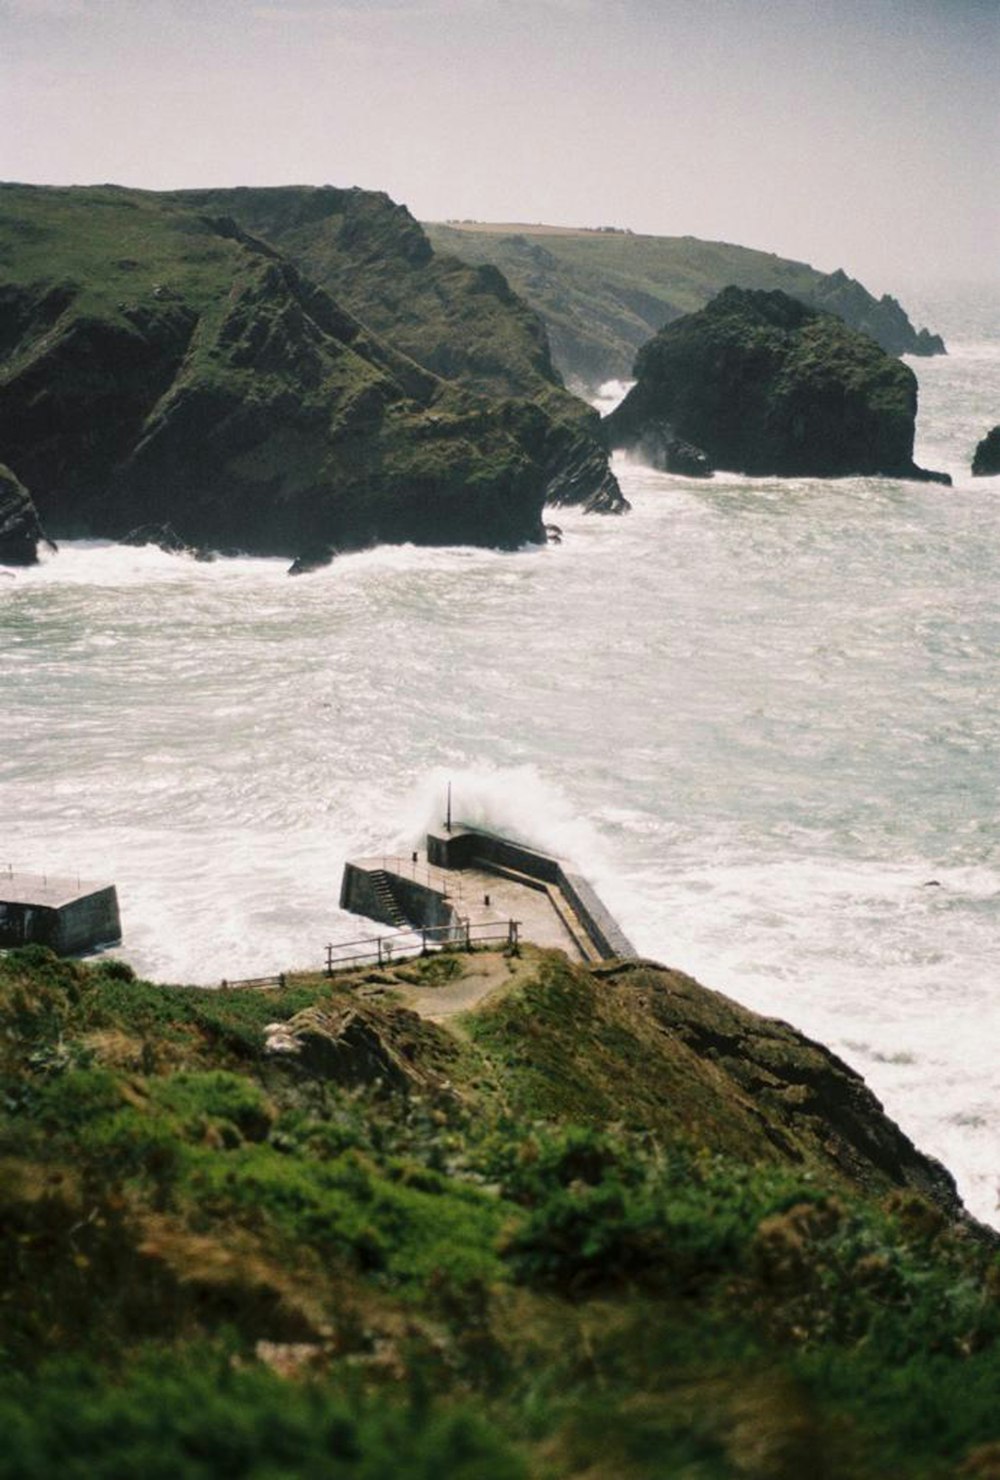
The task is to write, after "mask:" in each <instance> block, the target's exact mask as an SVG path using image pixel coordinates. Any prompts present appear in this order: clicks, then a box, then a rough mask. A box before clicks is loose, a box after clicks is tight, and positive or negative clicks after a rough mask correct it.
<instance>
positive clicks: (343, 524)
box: [0, 186, 621, 557]
mask: <svg viewBox="0 0 1000 1480" xmlns="http://www.w3.org/2000/svg"><path fill="white" fill-rule="evenodd" d="M206 204H207V203H206ZM0 245H2V247H3V251H4V273H3V278H2V280H0V457H2V458H4V459H5V460H6V461H7V462H8V463H9V464H10V465H11V466H12V467H13V468H15V469H16V471H17V474H18V476H19V477H20V478H21V479H22V480H23V481H24V483H25V485H26V486H27V487H29V488H30V489H31V493H32V496H33V498H34V501H35V505H36V506H37V511H38V515H39V518H40V519H41V521H42V523H43V524H44V526H45V527H46V529H47V530H48V531H49V533H50V534H52V535H54V536H55V537H79V536H85V535H88V536H100V537H109V538H112V539H116V538H120V537H123V536H124V535H126V534H128V533H129V532H130V531H132V530H134V529H135V528H136V527H140V526H144V525H161V524H169V525H171V526H172V527H173V529H174V531H176V535H177V538H178V539H179V540H180V542H181V543H182V544H184V545H186V546H190V547H202V546H214V547H217V548H223V549H226V548H235V549H240V550H245V551H250V552H257V553H263V554H279V555H287V556H293V557H294V556H300V555H307V556H309V555H311V554H312V553H313V552H315V551H316V550H319V549H323V550H336V549H352V548H359V547H363V546H366V545H369V544H372V543H376V542H397V543H398V542H401V541H410V540H412V541H415V542H418V543H438V544H440V543H473V544H485V545H494V546H500V547H512V546H516V545H519V544H522V543H524V542H526V541H538V540H541V539H543V538H544V531H543V528H542V517H541V511H542V508H543V505H544V503H545V501H546V498H547V497H548V496H549V490H550V489H551V490H552V492H553V494H554V495H558V492H559V490H560V488H564V487H565V485H566V484H567V482H568V483H569V484H570V485H571V494H572V496H573V497H575V498H577V497H579V498H582V499H584V501H586V502H589V503H591V504H594V505H601V506H606V507H614V506H615V502H616V498H617V502H618V504H619V506H620V504H621V500H620V497H618V496H617V494H616V490H617V485H616V484H614V483H613V480H612V483H611V484H608V482H607V480H608V478H610V474H609V473H608V469H607V454H606V452H605V450H604V448H603V445H602V444H601V443H600V442H599V441H598V440H597V438H596V436H595V435H594V427H595V425H596V423H595V422H594V420H593V413H592V412H591V411H590V410H589V408H587V407H583V406H582V404H581V405H580V409H579V413H578V422H577V423H576V424H574V425H570V424H569V423H568V422H564V421H559V420H557V419H556V418H555V417H554V416H553V415H552V414H551V413H550V411H549V410H548V409H546V406H545V405H543V404H542V403H541V401H540V400H539V399H538V398H535V397H533V396H532V395H531V394H530V393H529V391H530V388H526V389H525V392H524V393H521V392H519V393H518V394H509V393H508V392H507V391H506V390H505V389H504V388H503V387H501V388H500V389H499V390H493V389H487V388H485V387H471V388H470V387H469V386H468V385H463V384H459V383H458V381H456V380H445V379H442V377H441V376H440V375H438V374H437V373H435V372H434V371H433V370H431V369H428V368H426V367H425V366H423V365H419V364H417V363H416V362H415V361H414V360H413V359H412V358H411V357H410V356H409V355H408V354H406V353H405V352H404V351H403V350H401V349H400V348H398V347H397V346H396V345H395V344H391V343H388V342H386V341H385V340H384V339H383V338H382V337H380V335H379V334H378V333H377V332H375V331H373V329H372V328H371V327H370V326H369V325H368V324H367V323H366V324H362V322H361V321H360V320H359V318H358V317H356V316H355V315H354V314H353V313H352V312H351V311H350V310H349V309H348V308H345V307H344V306H343V304H342V303H341V302H339V301H337V300H336V299H335V298H333V297H331V295H330V294H329V293H328V292H326V291H325V290H324V289H323V288H321V287H319V286H317V285H316V284H315V283H314V282H313V281H311V280H310V279H309V278H308V277H305V276H303V274H302V273H301V272H300V271H299V269H298V268H297V267H296V266H295V265H294V264H293V263H292V262H291V261H289V260H288V259H287V258H286V257H285V256H283V255H282V253H281V252H279V251H278V250H277V249H276V248H275V247H273V246H271V245H269V244H267V243H264V242H262V241H260V240H258V239H257V238H255V237H253V236H251V235H249V234H248V233H247V232H246V231H245V230H244V229H243V228H242V227H241V226H240V225H239V224H238V223H237V222H236V221H234V220H233V219H232V217H230V216H226V215H220V214H214V213H211V212H209V211H199V210H195V209H193V208H192V207H191V206H190V205H183V204H181V203H179V202H177V201H174V200H172V199H170V198H169V197H160V196H156V195H153V194H151V193H149V192H141V191H127V190H120V189H116V188H114V187H99V188H94V189H68V190H61V189H47V188H37V187H22V186H4V187H0ZM428 250H429V249H428ZM370 257H371V260H370V261H369V266H368V268H367V269H366V270H367V271H368V272H370V273H371V274H373V275H374V276H376V277H377V276H378V274H379V272H381V271H383V270H384V271H385V272H387V273H388V275H389V276H390V277H391V276H392V272H393V268H392V265H391V264H390V265H389V266H388V267H386V266H385V264H383V263H382V262H381V259H380V258H378V254H377V253H373V254H370ZM505 291H506V290H505ZM508 297H511V295H509V293H508ZM510 313H511V315H512V316H513V318H514V319H515V320H519V319H520V318H523V317H524V316H525V315H526V314H527V310H524V309H523V306H519V305H517V304H516V302H514V301H513V300H512V301H511V305H510ZM542 338H544V336H542ZM550 390H551V393H552V395H553V396H554V397H556V396H561V397H562V398H563V401H564V402H565V404H566V406H571V407H575V406H576V405H577V404H578V403H575V402H574V401H573V398H571V397H568V396H567V395H566V393H565V392H563V391H561V389H560V388H559V387H558V386H557V385H555V384H552V385H551V386H550ZM564 409H565V408H564ZM567 414H569V413H567ZM588 428H589V430H588ZM602 490H603V491H602Z"/></svg>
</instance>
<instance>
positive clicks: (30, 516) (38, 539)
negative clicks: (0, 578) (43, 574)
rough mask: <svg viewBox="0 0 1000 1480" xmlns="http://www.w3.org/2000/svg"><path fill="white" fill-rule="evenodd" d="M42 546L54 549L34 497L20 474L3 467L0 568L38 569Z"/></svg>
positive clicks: (0, 465) (0, 470)
mask: <svg viewBox="0 0 1000 1480" xmlns="http://www.w3.org/2000/svg"><path fill="white" fill-rule="evenodd" d="M39 544H47V545H49V546H50V548H54V546H52V542H51V541H50V540H49V539H47V538H46V535H45V531H44V530H43V529H42V526H41V522H40V521H39V518H38V510H37V509H36V508H35V505H34V503H33V502H32V498H31V495H30V493H29V492H28V490H27V489H26V488H25V486H24V484H23V483H22V482H21V480H20V479H19V478H18V476H17V474H16V473H13V472H11V470H10V468H8V467H6V466H5V465H4V464H3V463H0V565H37V564H38V546H39Z"/></svg>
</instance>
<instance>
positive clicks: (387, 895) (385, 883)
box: [371, 868, 412, 930]
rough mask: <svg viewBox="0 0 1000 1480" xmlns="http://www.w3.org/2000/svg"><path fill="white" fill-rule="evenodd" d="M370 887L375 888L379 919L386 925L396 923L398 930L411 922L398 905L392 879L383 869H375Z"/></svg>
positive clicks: (406, 926)
mask: <svg viewBox="0 0 1000 1480" xmlns="http://www.w3.org/2000/svg"><path fill="white" fill-rule="evenodd" d="M371 880H372V887H373V888H374V890H375V898H376V900H377V901H378V907H379V915H378V918H379V919H380V920H384V921H385V923H386V925H396V926H398V927H399V929H400V930H406V929H407V928H408V927H409V925H410V924H411V923H412V922H411V921H409V920H408V919H407V918H406V916H405V914H404V913H403V911H402V909H401V908H400V905H399V900H398V899H397V898H396V894H395V890H394V889H393V887H392V880H391V879H390V878H389V875H388V874H387V873H386V871H385V869H381V868H380V869H375V870H374V872H373V873H372V876H371Z"/></svg>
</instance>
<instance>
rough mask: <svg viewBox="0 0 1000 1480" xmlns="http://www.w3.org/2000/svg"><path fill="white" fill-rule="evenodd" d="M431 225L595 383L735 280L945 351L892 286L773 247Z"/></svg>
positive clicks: (905, 350)
mask: <svg viewBox="0 0 1000 1480" xmlns="http://www.w3.org/2000/svg"><path fill="white" fill-rule="evenodd" d="M425 229H426V231H427V233H428V235H429V236H430V239H431V242H432V243H433V245H434V247H435V248H436V250H437V251H439V252H442V253H449V254H453V255H454V256H456V257H461V258H462V259H463V260H465V261H466V262H469V263H475V264H494V265H495V266H497V267H499V268H500V269H501V270H502V272H503V273H504V275H505V277H506V278H507V279H508V281H509V282H510V284H511V286H512V287H513V288H514V289H515V290H516V291H517V292H518V293H519V294H520V295H521V297H522V298H524V300H525V301H526V302H527V303H529V304H531V306H532V308H534V309H535V310H536V311H537V312H538V313H539V314H540V315H541V317H542V318H543V319H544V321H545V325H546V327H547V329H548V333H549V339H550V341H551V344H552V353H553V358H554V360H555V362H556V364H557V366H558V367H559V369H560V370H561V371H562V373H563V375H564V376H566V377H567V378H568V379H569V380H570V381H572V382H580V383H582V384H584V385H586V386H589V387H596V386H599V385H600V384H601V383H602V382H603V381H607V380H627V379H629V378H631V374H632V365H633V362H634V360H635V356H636V354H637V353H638V351H639V349H640V348H641V347H642V345H643V344H645V343H646V341H647V340H648V339H650V338H651V337H652V336H653V335H654V334H656V333H657V332H658V331H659V330H660V329H662V328H663V326H664V324H667V323H670V322H672V321H673V320H674V319H677V318H680V317H681V316H682V315H683V314H687V313H694V312H696V311H697V310H698V309H700V308H703V307H704V306H705V304H706V303H707V302H708V301H709V300H710V299H711V298H713V297H714V296H715V294H716V293H719V292H720V291H721V290H722V289H723V288H725V287H727V286H729V285H731V284H733V285H735V286H737V287H740V288H758V289H765V290H768V291H770V290H774V289H780V290H781V291H782V292H785V293H788V294H789V295H790V296H791V297H793V298H797V299H799V301H800V302H802V303H805V304H807V305H808V306H809V307H811V308H822V309H825V310H827V311H828V312H830V313H836V314H838V315H839V316H840V317H841V318H842V319H843V320H844V322H845V323H846V324H847V325H848V326H849V327H850V328H852V329H858V330H859V331H861V332H862V333H865V334H869V335H870V336H871V337H872V338H873V339H875V340H876V341H877V342H878V343H879V344H881V346H882V348H883V349H884V350H886V351H887V352H888V353H889V354H892V355H902V354H908V355H934V354H944V353H945V346H944V341H943V340H942V339H941V337H940V335H937V334H933V333H931V332H930V331H928V330H927V329H920V330H917V329H915V328H914V326H913V324H912V323H911V322H910V319H909V318H908V316H907V314H906V312H905V310H904V309H903V308H902V306H901V305H900V304H899V303H898V302H897V300H896V299H895V298H893V297H891V296H890V295H889V294H884V295H883V296H882V297H881V298H876V297H875V296H874V294H872V293H870V292H869V291H868V289H867V288H865V287H864V285H863V284H862V283H859V282H858V281H857V280H856V279H855V278H851V277H849V276H848V275H847V273H845V272H843V271H842V270H839V269H838V270H837V271H836V272H831V273H823V272H819V271H817V269H816V268H814V267H810V266H809V265H808V264H807V263H805V262H796V261H793V260H791V259H789V258H785V257H778V256H776V255H775V254H774V253H773V252H758V251H754V250H753V249H752V248H749V247H741V246H736V245H734V244H732V243H730V242H713V241H702V240H700V239H699V238H697V237H692V236H681V237H662V236H644V235H641V234H639V233H635V232H631V231H612V230H579V231H569V230H566V229H565V228H556V227H551V226H544V225H537V226H517V225H513V224H511V225H508V226H495V225H489V224H487V223H480V222H467V221H466V222H449V223H447V224H440V223H439V224H433V225H425Z"/></svg>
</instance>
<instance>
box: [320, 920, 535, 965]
mask: <svg viewBox="0 0 1000 1480" xmlns="http://www.w3.org/2000/svg"><path fill="white" fill-rule="evenodd" d="M520 928H521V922H520V920H508V921H507V924H506V925H504V926H503V927H501V928H498V927H497V924H496V922H494V921H492V920H484V921H481V922H480V923H479V924H473V922H472V921H471V920H468V919H460V920H459V921H458V922H457V923H453V924H450V925H425V926H420V925H415V926H413V927H412V928H411V929H409V930H396V931H393V932H392V933H391V934H389V935H371V936H368V937H366V938H365V939H363V940H351V941H344V942H339V943H338V944H336V945H332V944H331V945H328V946H327V948H326V974H327V976H328V977H329V976H333V974H334V971H336V970H339V969H342V968H343V967H345V966H353V965H356V964H357V963H358V962H359V961H369V960H370V961H373V962H374V963H375V964H377V965H379V966H386V965H388V964H390V962H391V961H392V960H393V958H395V957H400V956H402V957H406V956H426V955H427V954H428V953H429V950H430V949H432V948H437V949H440V948H441V947H442V946H448V945H451V946H458V947H459V948H460V949H462V950H466V951H471V950H472V947H473V945H485V944H486V942H487V941H495V940H502V941H505V942H506V943H507V945H508V947H509V948H510V950H512V951H514V952H516V951H517V949H518V945H519V940H520V936H519V931H520ZM418 936H419V937H420V939H419V943H418V941H417V937H418ZM353 946H363V947H365V949H363V950H361V951H356V952H354V953H353V954H352V955H344V954H343V952H345V951H348V950H350V949H351V947H353ZM334 951H337V952H338V953H340V954H338V955H337V957H336V959H335V958H334V954H333V953H334Z"/></svg>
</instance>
